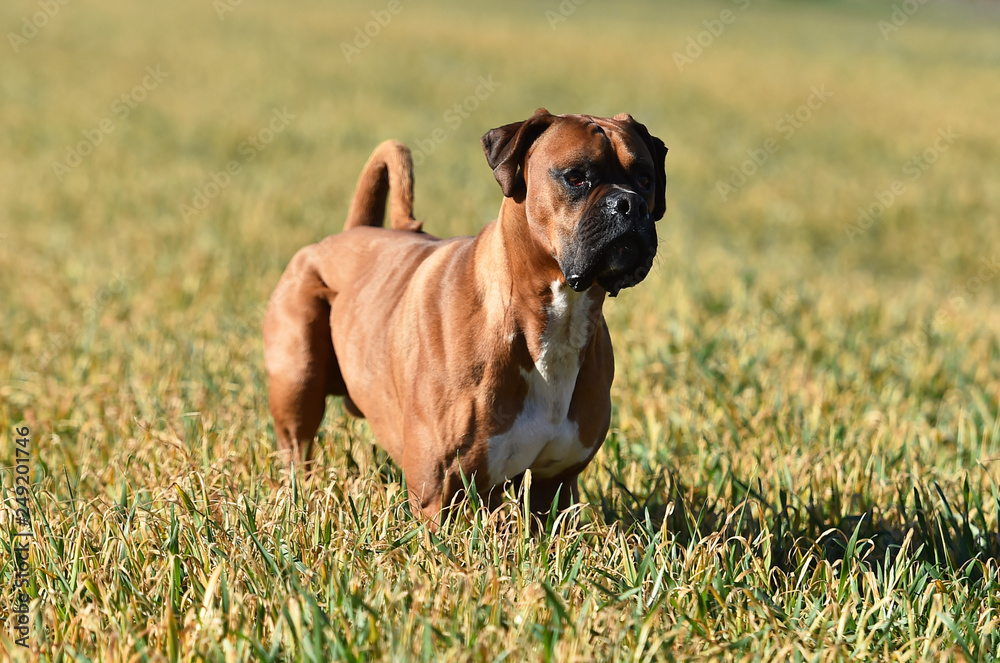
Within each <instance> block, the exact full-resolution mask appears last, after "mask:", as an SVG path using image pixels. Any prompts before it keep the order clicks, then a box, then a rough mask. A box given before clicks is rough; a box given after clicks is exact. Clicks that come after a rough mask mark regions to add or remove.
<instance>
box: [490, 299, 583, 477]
mask: <svg viewBox="0 0 1000 663" xmlns="http://www.w3.org/2000/svg"><path fill="white" fill-rule="evenodd" d="M552 291H553V299H552V304H551V305H550V307H549V309H548V310H547V313H548V321H547V324H546V328H545V332H544V333H543V334H542V342H541V352H540V354H539V356H538V358H537V359H536V360H535V363H534V366H533V367H532V368H531V370H529V371H522V373H521V377H522V378H523V379H524V380H525V381H526V382H527V387H528V390H527V394H526V396H525V398H524V401H523V403H521V404H520V408H519V409H517V408H516V406H511V407H510V408H509V410H508V411H504V409H503V407H502V406H501V408H500V409H499V411H498V412H497V417H499V418H503V417H510V416H513V417H515V419H514V423H513V424H512V425H511V427H510V428H509V429H508V430H506V431H505V432H503V433H501V434H499V435H495V436H493V437H491V438H490V439H489V452H488V458H489V475H490V479H491V481H492V482H493V483H500V482H502V481H504V480H506V479H510V478H513V477H515V476H517V475H518V474H521V473H522V472H524V471H525V470H527V469H531V471H532V473H533V474H535V476H538V477H541V478H547V477H554V476H557V475H558V474H559V473H561V472H563V471H564V470H566V469H568V468H570V467H572V466H574V465H577V464H579V463H581V462H583V461H585V460H586V459H587V457H588V456H589V454H590V451H591V449H590V447H589V446H585V445H584V444H583V443H582V442H581V440H580V435H579V428H578V426H577V424H576V422H574V421H571V420H570V419H569V406H570V402H571V401H572V399H573V392H574V391H575V390H576V381H577V377H578V375H579V373H580V353H581V351H582V350H583V347H584V345H585V344H586V343H587V342H588V341H589V339H590V335H591V332H592V328H593V320H592V319H591V315H590V298H589V297H588V296H587V295H586V294H585V293H576V292H573V291H572V290H570V289H569V288H567V287H566V286H564V285H563V286H560V284H559V283H558V282H556V283H553V284H552ZM501 423H506V422H504V421H501Z"/></svg>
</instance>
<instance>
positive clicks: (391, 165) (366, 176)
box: [344, 140, 422, 232]
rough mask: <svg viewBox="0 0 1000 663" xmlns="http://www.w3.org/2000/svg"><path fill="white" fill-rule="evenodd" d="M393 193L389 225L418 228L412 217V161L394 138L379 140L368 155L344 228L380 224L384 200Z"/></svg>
mask: <svg viewBox="0 0 1000 663" xmlns="http://www.w3.org/2000/svg"><path fill="white" fill-rule="evenodd" d="M390 191H391V192H392V206H391V208H390V210H389V218H390V222H391V226H392V227H393V228H395V229H396V230H412V231H414V232H417V231H419V230H420V227H421V225H422V224H421V222H420V221H417V220H416V219H414V218H413V161H412V160H411V159H410V148H408V147H406V145H403V144H402V143H400V142H398V141H395V140H387V141H385V142H383V143H381V144H380V145H379V146H378V147H376V148H375V151H374V152H372V155H371V156H370V157H369V158H368V163H366V164H365V167H364V168H363V169H362V171H361V176H360V177H359V178H358V187H357V189H356V190H355V191H354V200H352V201H351V209H350V211H349V212H348V213H347V223H345V224H344V230H349V229H351V228H357V227H358V226H381V225H383V223H384V219H385V201H386V198H387V197H388V194H389V192H390Z"/></svg>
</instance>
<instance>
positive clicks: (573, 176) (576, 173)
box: [564, 168, 587, 186]
mask: <svg viewBox="0 0 1000 663" xmlns="http://www.w3.org/2000/svg"><path fill="white" fill-rule="evenodd" d="M564 177H565V178H566V183H567V184H569V185H570V186H583V185H584V184H586V183H587V175H586V173H584V172H583V171H582V170H576V169H575V168H574V169H573V170H571V171H569V172H567V173H566V175H564Z"/></svg>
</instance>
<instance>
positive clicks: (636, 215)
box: [559, 190, 656, 297]
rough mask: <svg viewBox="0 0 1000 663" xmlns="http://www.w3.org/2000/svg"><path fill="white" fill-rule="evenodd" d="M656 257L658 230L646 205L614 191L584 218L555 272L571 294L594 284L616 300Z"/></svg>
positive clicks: (630, 194)
mask: <svg viewBox="0 0 1000 663" xmlns="http://www.w3.org/2000/svg"><path fill="white" fill-rule="evenodd" d="M655 257H656V229H655V226H654V223H653V219H652V218H651V217H650V216H649V207H648V205H647V204H646V201H645V199H643V198H642V196H640V195H639V194H637V193H635V192H633V191H627V190H617V191H615V192H613V193H610V194H608V195H607V196H605V197H604V198H603V199H602V200H601V201H600V203H599V204H597V205H596V206H595V207H594V208H593V209H592V210H590V211H589V212H588V213H586V214H585V215H584V218H583V220H582V221H581V222H580V225H579V226H578V227H577V237H576V242H575V243H574V245H573V246H572V247H569V250H567V251H565V254H564V256H563V259H562V260H561V261H560V265H559V266H560V269H562V272H563V276H564V277H565V278H566V283H567V284H568V285H569V287H570V288H572V289H573V290H576V291H577V292H583V291H584V290H586V289H587V288H589V287H590V286H592V285H593V284H594V283H595V282H596V283H597V284H598V285H599V286H601V287H602V288H604V289H605V290H607V291H608V294H610V295H611V296H612V297H614V296H616V295H617V294H618V292H619V291H621V290H622V289H623V288H629V287H632V286H634V285H636V284H637V283H639V282H640V281H642V280H643V279H644V278H646V275H647V274H649V270H650V269H651V268H652V266H653V259H654V258H655Z"/></svg>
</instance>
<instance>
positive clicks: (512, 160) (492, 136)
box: [480, 108, 555, 202]
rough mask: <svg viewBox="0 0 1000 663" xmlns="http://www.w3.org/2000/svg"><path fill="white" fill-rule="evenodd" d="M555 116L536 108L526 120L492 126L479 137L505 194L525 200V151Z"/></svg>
mask: <svg viewBox="0 0 1000 663" xmlns="http://www.w3.org/2000/svg"><path fill="white" fill-rule="evenodd" d="M554 119H555V116H554V115H552V114H550V113H549V112H548V111H547V110H545V109H544V108H539V109H538V110H536V111H535V114H534V115H532V116H531V117H529V118H528V119H527V120H524V121H523V122H514V123H513V124H505V125H504V126H502V127H497V128H496V129H491V130H490V131H487V132H486V135H485V136H483V137H482V140H480V142H481V143H482V144H483V152H485V153H486V161H487V162H489V164H490V168H492V169H493V176H494V177H496V178H497V182H499V183H500V188H501V189H503V195H504V196H506V197H508V198H513V199H515V200H517V201H518V202H520V201H521V200H524V194H525V192H526V190H525V183H524V155H525V154H526V153H527V152H528V148H529V147H530V146H531V144H532V143H533V142H534V141H535V139H536V138H538V137H539V136H540V135H541V134H542V132H543V131H545V130H546V129H547V128H548V127H549V125H550V124H552V121H553V120H554Z"/></svg>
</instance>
